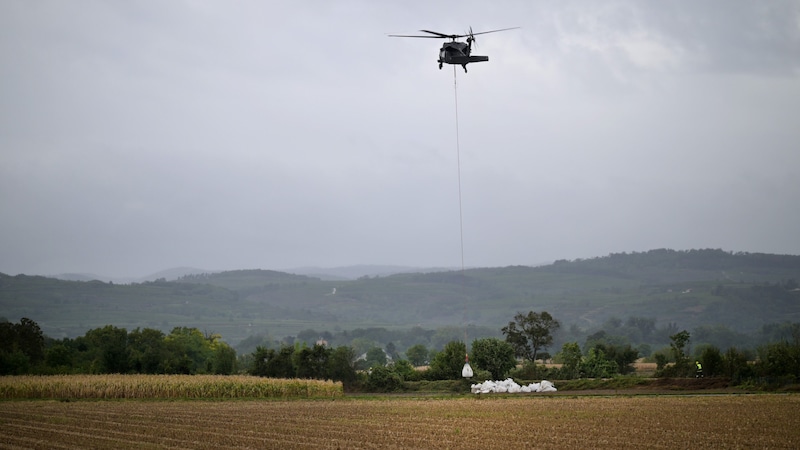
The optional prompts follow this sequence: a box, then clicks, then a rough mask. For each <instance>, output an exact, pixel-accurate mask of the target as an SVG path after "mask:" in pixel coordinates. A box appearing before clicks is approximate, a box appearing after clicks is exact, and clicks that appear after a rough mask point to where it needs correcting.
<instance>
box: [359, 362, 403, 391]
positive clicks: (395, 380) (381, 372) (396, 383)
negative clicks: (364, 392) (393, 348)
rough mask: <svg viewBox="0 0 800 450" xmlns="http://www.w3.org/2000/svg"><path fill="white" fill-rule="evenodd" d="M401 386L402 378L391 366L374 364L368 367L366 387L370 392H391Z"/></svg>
mask: <svg viewBox="0 0 800 450" xmlns="http://www.w3.org/2000/svg"><path fill="white" fill-rule="evenodd" d="M402 386H403V379H402V377H400V375H398V374H397V372H395V371H394V370H392V368H390V367H385V366H375V367H372V368H370V370H369V374H368V376H367V382H366V386H365V387H366V388H367V389H368V390H370V391H372V392H393V391H398V390H400V389H401V388H402Z"/></svg>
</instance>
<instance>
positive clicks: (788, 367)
mask: <svg viewBox="0 0 800 450" xmlns="http://www.w3.org/2000/svg"><path fill="white" fill-rule="evenodd" d="M758 356H759V358H758V362H757V363H756V367H754V370H755V371H756V373H758V374H759V375H760V376H762V377H784V378H786V379H787V382H789V381H788V380H791V382H796V380H800V342H797V341H796V342H793V343H790V342H787V341H781V342H776V343H772V344H768V345H765V346H763V347H761V348H759V349H758Z"/></svg>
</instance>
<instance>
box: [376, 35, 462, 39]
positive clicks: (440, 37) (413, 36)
mask: <svg viewBox="0 0 800 450" xmlns="http://www.w3.org/2000/svg"><path fill="white" fill-rule="evenodd" d="M387 36H389V37H410V38H427V39H442V38H449V37H450V36H419V35H411V34H389V35H387Z"/></svg>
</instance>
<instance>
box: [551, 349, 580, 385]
mask: <svg viewBox="0 0 800 450" xmlns="http://www.w3.org/2000/svg"><path fill="white" fill-rule="evenodd" d="M555 359H556V361H557V362H560V363H561V364H562V366H561V376H560V378H562V379H566V380H571V379H573V378H578V376H579V375H580V365H581V361H582V360H583V354H582V353H581V348H580V346H579V345H578V343H577V342H567V343H565V344H564V345H562V346H561V351H560V352H559V353H558V354H557V355H556V358H555Z"/></svg>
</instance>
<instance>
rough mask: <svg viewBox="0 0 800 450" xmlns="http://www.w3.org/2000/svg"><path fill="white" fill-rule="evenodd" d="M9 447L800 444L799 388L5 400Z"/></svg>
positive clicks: (3, 422) (3, 428)
mask: <svg viewBox="0 0 800 450" xmlns="http://www.w3.org/2000/svg"><path fill="white" fill-rule="evenodd" d="M0 407H2V412H1V413H0V448H26V447H27V448H98V447H99V448H102V447H113V448H155V447H158V448H224V447H250V448H458V449H469V448H481V449H510V448H531V447H536V448H576V447H581V448H611V447H614V448H635V447H636V448H641V447H648V448H688V447H693V448H698V447H716V448H742V447H746V448H797V446H798V444H800V415H798V414H797V411H799V410H800V396H798V395H719V396H671V395H670V396H632V397H563V396H553V397H541V396H539V397H534V396H524V397H502V396H498V397H490V398H487V397H475V398H471V397H467V398H454V399H414V398H411V399H407V398H389V399H341V398H339V399H335V400H292V401H241V400H237V401H215V402H211V401H127V400H126V401H91V402H88V401H80V402H56V401H4V402H2V403H0Z"/></svg>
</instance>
